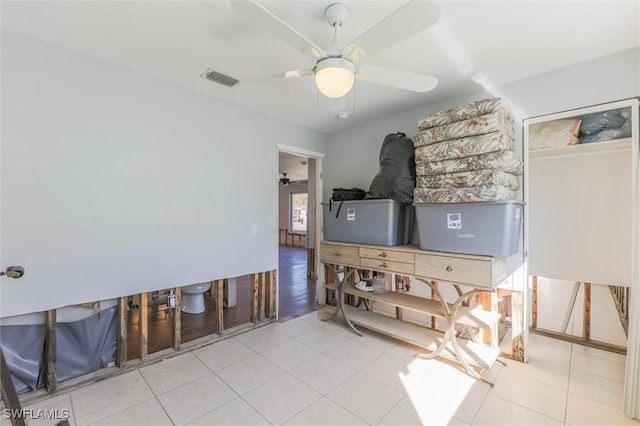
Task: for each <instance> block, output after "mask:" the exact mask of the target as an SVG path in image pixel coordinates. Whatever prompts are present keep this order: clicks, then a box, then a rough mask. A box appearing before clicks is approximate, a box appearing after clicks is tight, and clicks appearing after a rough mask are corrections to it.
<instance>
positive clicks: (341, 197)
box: [329, 188, 367, 218]
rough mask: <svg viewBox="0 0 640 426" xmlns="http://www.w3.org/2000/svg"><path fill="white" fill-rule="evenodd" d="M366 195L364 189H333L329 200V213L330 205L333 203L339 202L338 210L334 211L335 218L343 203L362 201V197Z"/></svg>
mask: <svg viewBox="0 0 640 426" xmlns="http://www.w3.org/2000/svg"><path fill="white" fill-rule="evenodd" d="M366 195H367V192H366V191H365V190H364V189H360V188H333V192H332V194H331V198H330V199H329V211H331V207H332V206H331V204H332V203H333V202H334V201H340V205H338V210H337V211H336V218H337V217H338V215H339V214H340V209H341V208H342V203H343V202H345V201H353V200H364V197H365V196H366Z"/></svg>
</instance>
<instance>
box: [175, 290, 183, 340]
mask: <svg viewBox="0 0 640 426" xmlns="http://www.w3.org/2000/svg"><path fill="white" fill-rule="evenodd" d="M174 294H175V296H176V306H175V307H174V308H173V349H175V350H178V349H180V345H181V344H182V288H181V287H176V288H175V289H174Z"/></svg>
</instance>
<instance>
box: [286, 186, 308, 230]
mask: <svg viewBox="0 0 640 426" xmlns="http://www.w3.org/2000/svg"><path fill="white" fill-rule="evenodd" d="M290 196H291V200H290V203H289V206H290V211H289V218H290V223H289V229H290V230H291V232H306V231H307V198H308V197H307V194H306V193H302V194H291V195H290Z"/></svg>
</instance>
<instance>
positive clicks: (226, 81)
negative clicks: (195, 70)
mask: <svg viewBox="0 0 640 426" xmlns="http://www.w3.org/2000/svg"><path fill="white" fill-rule="evenodd" d="M200 77H204V78H206V79H207V80H211V81H213V82H214V83H218V84H222V85H223V86H227V87H233V86H235V85H236V84H238V83H239V81H238V80H236V79H235V78H233V77H229V76H228V75H224V74H220V73H219V72H217V71H214V70H212V69H211V68H209V69H208V70H206V71H205V72H204V74H202V75H201V76H200Z"/></svg>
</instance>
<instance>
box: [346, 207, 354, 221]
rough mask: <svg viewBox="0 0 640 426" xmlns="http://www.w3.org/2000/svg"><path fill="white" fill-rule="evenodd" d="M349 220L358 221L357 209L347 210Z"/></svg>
mask: <svg viewBox="0 0 640 426" xmlns="http://www.w3.org/2000/svg"><path fill="white" fill-rule="evenodd" d="M347 220H356V209H347Z"/></svg>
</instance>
